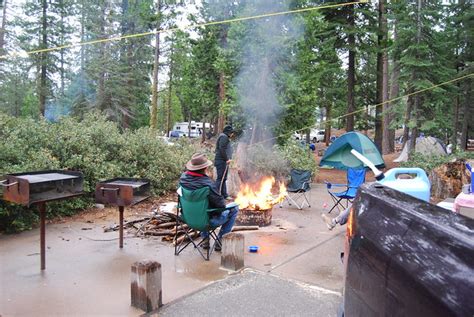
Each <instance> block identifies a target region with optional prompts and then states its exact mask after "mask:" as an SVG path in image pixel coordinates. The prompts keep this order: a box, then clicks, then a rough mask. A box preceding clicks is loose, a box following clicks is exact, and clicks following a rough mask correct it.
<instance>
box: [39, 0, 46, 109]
mask: <svg viewBox="0 0 474 317" xmlns="http://www.w3.org/2000/svg"><path fill="white" fill-rule="evenodd" d="M41 6H42V8H41V11H42V16H41V43H40V47H41V48H47V47H48V34H47V31H48V20H47V13H48V2H47V1H46V0H41ZM46 54H47V53H40V79H39V83H38V92H39V93H38V95H39V110H40V115H42V116H43V117H44V114H45V112H46V94H47V89H48V88H47V85H48V83H47V81H48V74H47V67H46V66H47V65H46V64H47V61H46Z"/></svg>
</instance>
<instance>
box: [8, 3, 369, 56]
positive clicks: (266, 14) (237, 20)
mask: <svg viewBox="0 0 474 317" xmlns="http://www.w3.org/2000/svg"><path fill="white" fill-rule="evenodd" d="M367 2H368V0H361V1H353V2H344V3H337V4H328V5H324V6H318V7H310V8H303V9H295V10H288V11H281V12H274V13H265V14H259V15H253V16H248V17H240V18H234V19H227V20H221V21H211V22H204V23H198V24H192V25H188V26H184V27H173V28H168V29H164V30H155V31H149V32H143V33H135V34H128V35H122V36H116V37H111V38H105V39H99V40H93V41H87V42H81V43H76V44H66V45H62V46H56V47H49V48H43V49H37V50H32V51H28V52H19V53H10V54H7V55H0V59H8V58H10V57H22V56H25V55H32V54H38V53H47V52H52V51H60V50H63V49H66V48H73V47H79V46H86V45H93V44H98V43H105V42H112V41H120V40H124V39H130V38H136V37H143V36H148V35H154V34H158V33H166V32H174V31H177V30H188V29H194V28H198V27H203V26H210V25H219V24H227V23H233V22H240V21H247V20H255V19H261V18H266V17H274V16H279V15H286V14H293V13H301V12H308V11H313V10H321V9H329V8H336V7H342V6H349V5H353V4H359V3H367Z"/></svg>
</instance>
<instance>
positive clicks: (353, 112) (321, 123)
mask: <svg viewBox="0 0 474 317" xmlns="http://www.w3.org/2000/svg"><path fill="white" fill-rule="evenodd" d="M472 76H474V73H473V74H467V75H464V76H461V77H457V78H454V79H451V80H448V81H445V82H442V83H440V84H436V85H433V86H431V87H428V88H423V89H420V90H417V91H415V92H412V93H409V94H406V95H403V96H400V97H395V98H392V99H390V100H386V101H384V102H381V103H378V104H375V105H372V106H369V108H377V107H380V106H383V105H384V104H386V103H391V102H394V101H397V100H400V99H403V98H407V97H409V96H413V95H416V94H419V93H422V92H425V91H428V90H431V89H434V88H437V87H440V86H444V85H447V84H450V83H454V82H456V81H459V80H462V79H465V78H468V77H472ZM362 111H365V109H359V110H356V111H352V112H349V113H346V114H344V115H342V116H339V117H336V118H332V119H329V120H324V121H321V122H318V124H317V125H314V124H312V125H310V126H307V127H304V128H301V129H298V130H296V132H300V131H303V130H307V129H311V128H314V127H316V126H321V125H323V124H326V123H327V122H329V121H336V120H339V119H342V118H344V117H348V116H350V115H354V114H356V113H359V112H362ZM293 133H294V132H293V131H291V132H287V133H282V134H280V135H278V136H275V137H272V138H268V139H265V140H262V141H259V142H256V143H253V144H250V145H249V146H248V147H252V146H254V145H257V144H263V143H266V142H269V141H272V140H275V139H277V138H280V137H284V136H290V135H291V134H293Z"/></svg>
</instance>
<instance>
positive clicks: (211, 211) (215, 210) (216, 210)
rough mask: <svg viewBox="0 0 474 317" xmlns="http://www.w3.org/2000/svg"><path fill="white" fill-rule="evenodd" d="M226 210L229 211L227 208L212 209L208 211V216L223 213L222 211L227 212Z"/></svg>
mask: <svg viewBox="0 0 474 317" xmlns="http://www.w3.org/2000/svg"><path fill="white" fill-rule="evenodd" d="M226 209H227V208H210V209H208V210H206V212H207V213H208V214H211V213H213V212H222V211H224V210H226Z"/></svg>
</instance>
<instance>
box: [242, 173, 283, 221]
mask: <svg viewBox="0 0 474 317" xmlns="http://www.w3.org/2000/svg"><path fill="white" fill-rule="evenodd" d="M274 185H275V178H274V177H264V178H262V179H261V180H259V181H258V182H256V183H253V184H252V183H247V184H244V185H243V186H242V188H241V189H240V191H239V193H238V195H237V198H236V199H235V202H236V203H237V204H238V205H239V207H240V211H239V214H238V215H237V219H236V223H237V224H239V225H257V226H259V227H264V226H268V225H270V224H271V222H272V210H273V206H274V205H276V204H278V203H279V202H281V201H282V200H283V199H285V196H286V195H287V192H286V187H285V185H284V184H283V183H280V185H279V193H278V194H277V195H273V194H272V189H273V186H274Z"/></svg>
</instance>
